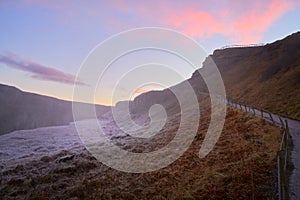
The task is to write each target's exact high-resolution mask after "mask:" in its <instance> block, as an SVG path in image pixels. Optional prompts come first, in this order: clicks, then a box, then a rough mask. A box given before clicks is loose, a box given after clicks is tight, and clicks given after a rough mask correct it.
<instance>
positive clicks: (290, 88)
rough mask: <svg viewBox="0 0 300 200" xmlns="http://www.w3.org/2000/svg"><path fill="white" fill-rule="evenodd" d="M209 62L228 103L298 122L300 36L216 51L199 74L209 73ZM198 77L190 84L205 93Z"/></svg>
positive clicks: (299, 112)
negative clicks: (213, 63) (243, 105)
mask: <svg viewBox="0 0 300 200" xmlns="http://www.w3.org/2000/svg"><path fill="white" fill-rule="evenodd" d="M210 59H213V61H214V62H215V63H216V65H217V67H218V68H219V70H220V73H221V75H222V78H223V81H224V84H225V88H226V93H227V97H228V98H229V99H232V100H234V101H237V102H239V103H243V104H248V105H253V106H256V107H258V108H264V109H266V110H269V111H271V112H273V113H276V114H280V115H284V116H288V117H290V118H295V119H298V120H300V32H297V33H294V34H292V35H290V36H288V37H286V38H284V39H283V40H279V41H276V42H274V43H271V44H267V45H265V46H260V47H244V48H229V49H223V50H216V51H214V53H213V55H211V56H210V57H209V58H207V60H206V61H205V62H204V63H203V68H201V69H200V70H209V65H210V64H209V60H210ZM199 76H200V75H199V73H194V74H193V76H192V78H191V79H189V81H190V82H192V84H194V87H195V88H197V90H199V91H206V89H205V85H204V83H203V81H202V80H201V78H200V77H199Z"/></svg>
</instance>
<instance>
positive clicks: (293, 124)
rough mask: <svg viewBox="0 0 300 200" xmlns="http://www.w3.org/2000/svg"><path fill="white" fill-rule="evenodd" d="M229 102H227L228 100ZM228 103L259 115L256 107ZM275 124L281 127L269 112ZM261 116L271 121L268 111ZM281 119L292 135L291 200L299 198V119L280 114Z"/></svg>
mask: <svg viewBox="0 0 300 200" xmlns="http://www.w3.org/2000/svg"><path fill="white" fill-rule="evenodd" d="M228 103H229V102H228ZM229 104H231V105H234V106H236V107H237V108H240V109H242V110H243V111H245V112H249V113H251V114H255V115H256V116H259V117H261V111H259V110H256V109H254V110H253V109H252V108H251V109H250V107H248V106H246V107H247V108H245V107H244V106H242V107H240V106H238V105H237V104H235V103H232V102H230V103H229ZM271 115H272V118H273V120H274V121H275V124H276V125H277V126H279V127H281V126H282V125H281V123H280V119H279V116H278V115H275V114H271ZM263 118H264V119H266V120H267V121H270V122H272V120H271V117H270V115H269V114H268V113H266V112H263ZM280 118H281V119H282V120H287V122H288V126H289V129H290V135H291V137H292V142H293V147H292V148H291V149H290V152H291V160H292V163H293V165H294V169H293V170H292V172H291V175H290V176H289V193H290V198H291V199H292V200H293V199H295V200H298V199H300V189H299V188H300V121H297V120H293V119H289V118H286V117H282V116H280Z"/></svg>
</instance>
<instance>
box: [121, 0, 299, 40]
mask: <svg viewBox="0 0 300 200" xmlns="http://www.w3.org/2000/svg"><path fill="white" fill-rule="evenodd" d="M120 2H122V3H120ZM200 2H201V1H200ZM202 2H203V3H198V4H196V2H195V1H194V2H191V3H187V4H183V3H174V2H162V3H159V2H154V3H153V1H151V2H150V1H148V2H147V3H143V4H138V3H132V4H130V5H126V3H125V2H124V1H119V4H117V5H119V6H118V7H117V8H118V9H120V10H124V11H126V12H130V13H138V14H137V15H138V16H139V17H141V18H144V19H145V20H148V21H149V22H152V21H157V23H158V24H159V25H160V26H166V27H169V28H174V29H176V30H179V31H181V32H183V33H184V34H187V35H189V36H191V37H198V38H201V37H204V38H209V37H211V36H212V35H215V34H218V33H219V34H222V35H224V36H225V37H228V38H229V39H230V41H231V42H233V43H238V44H250V43H257V42H260V41H261V40H262V39H263V36H264V33H265V32H266V31H267V30H268V28H269V27H270V26H271V25H272V24H273V23H274V22H275V21H276V20H277V19H278V18H279V17H281V16H282V15H283V14H285V13H286V12H288V11H290V10H292V9H294V8H295V7H296V6H298V5H299V3H297V2H296V1H282V0H266V1H263V2H262V1H260V0H254V1H248V2H246V1H237V0H234V1H209V2H210V3H211V4H216V5H220V4H221V7H218V6H217V7H218V8H217V9H211V8H209V6H207V5H205V4H207V2H205V1H202Z"/></svg>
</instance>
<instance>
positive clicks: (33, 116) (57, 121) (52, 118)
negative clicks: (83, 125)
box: [0, 84, 109, 135]
mask: <svg viewBox="0 0 300 200" xmlns="http://www.w3.org/2000/svg"><path fill="white" fill-rule="evenodd" d="M80 104H82V105H83V106H93V105H89V104H83V103H80ZM96 110H97V115H98V116H99V115H101V114H103V113H105V112H107V111H108V110H109V107H106V106H100V105H97V106H96ZM89 117H90V116H89V115H88V114H86V113H83V116H82V118H83V119H85V118H89ZM72 121H73V114H72V102H70V101H64V100H59V99H56V98H53V97H47V96H42V95H37V94H33V93H28V92H23V91H21V90H19V89H17V88H15V87H12V86H7V85H2V84H0V135H1V134H4V133H8V132H11V131H14V130H23V129H33V128H38V127H45V126H57V125H66V124H69V123H70V122H72Z"/></svg>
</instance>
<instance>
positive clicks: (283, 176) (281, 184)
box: [225, 100, 290, 200]
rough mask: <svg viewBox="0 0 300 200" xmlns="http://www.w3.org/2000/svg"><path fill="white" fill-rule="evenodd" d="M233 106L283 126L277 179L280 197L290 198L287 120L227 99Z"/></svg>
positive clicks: (278, 154) (284, 199)
mask: <svg viewBox="0 0 300 200" xmlns="http://www.w3.org/2000/svg"><path fill="white" fill-rule="evenodd" d="M225 101H226V103H228V104H229V105H231V106H234V107H236V108H238V109H241V110H243V111H246V112H249V113H252V114H253V115H258V116H261V117H262V118H263V119H267V120H269V121H270V122H272V123H273V125H276V126H279V127H280V128H281V133H282V139H281V143H280V149H279V151H278V153H277V181H278V199H279V200H288V199H289V193H288V180H287V170H286V167H287V161H288V156H289V153H288V152H289V149H288V148H289V140H290V131H289V126H288V122H287V120H283V119H282V118H281V117H280V116H278V119H279V121H277V122H276V121H275V120H274V117H273V115H272V113H270V112H269V111H266V110H264V109H260V108H256V107H253V106H247V105H243V104H239V103H236V102H234V101H231V100H225Z"/></svg>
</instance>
